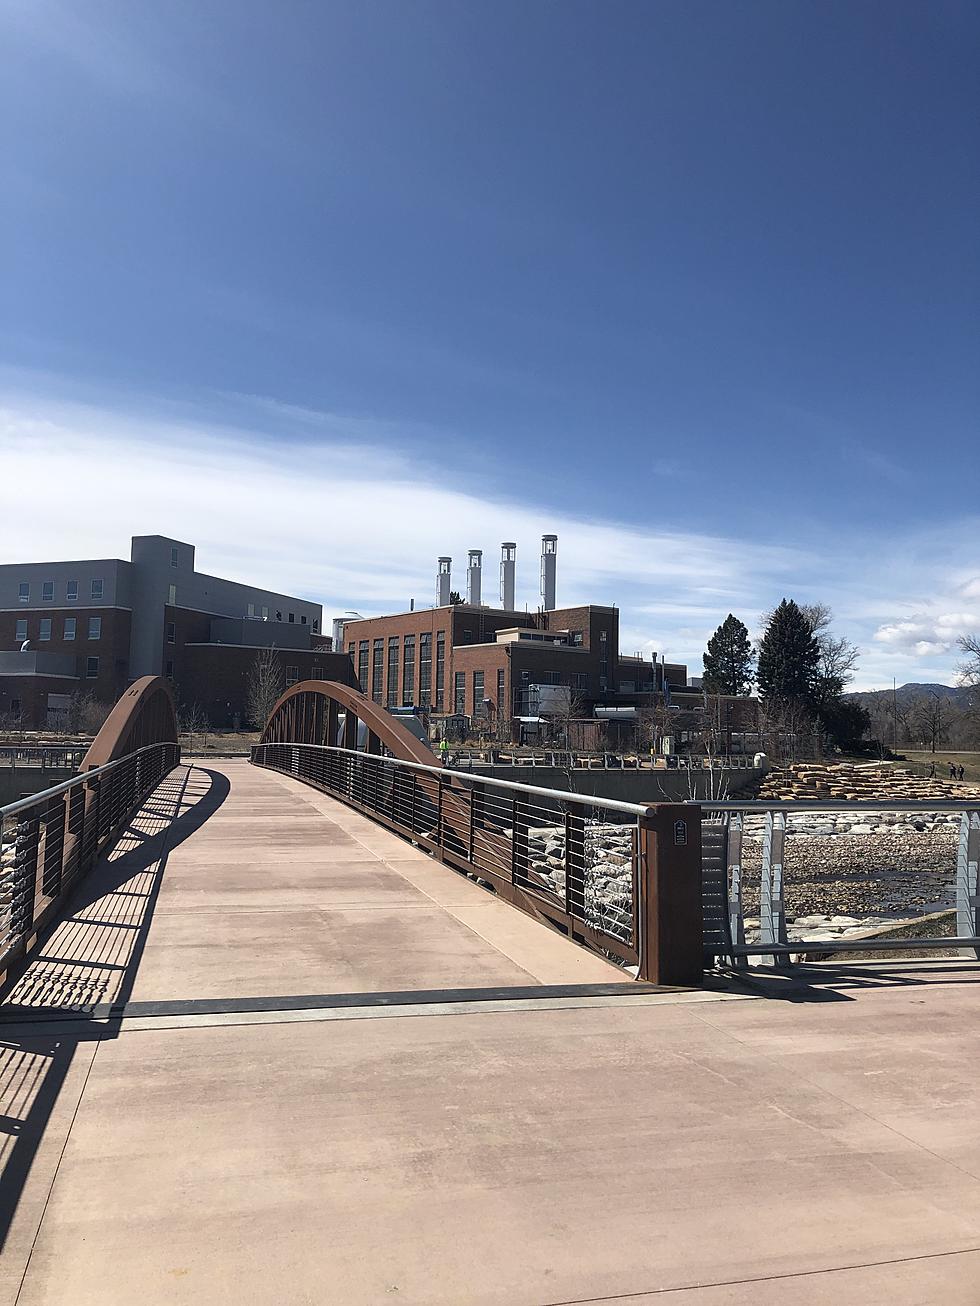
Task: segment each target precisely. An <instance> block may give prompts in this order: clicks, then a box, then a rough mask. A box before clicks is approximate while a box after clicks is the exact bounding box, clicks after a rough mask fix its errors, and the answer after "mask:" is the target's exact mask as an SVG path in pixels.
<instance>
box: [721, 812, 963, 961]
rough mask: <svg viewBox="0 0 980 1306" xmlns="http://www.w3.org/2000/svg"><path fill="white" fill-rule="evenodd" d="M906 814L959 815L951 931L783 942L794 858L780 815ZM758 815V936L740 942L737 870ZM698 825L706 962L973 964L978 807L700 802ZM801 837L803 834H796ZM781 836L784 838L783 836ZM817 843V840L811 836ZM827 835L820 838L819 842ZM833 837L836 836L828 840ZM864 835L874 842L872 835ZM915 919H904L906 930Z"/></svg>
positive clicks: (740, 872) (741, 874) (742, 879)
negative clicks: (877, 958) (845, 959)
mask: <svg viewBox="0 0 980 1306" xmlns="http://www.w3.org/2000/svg"><path fill="white" fill-rule="evenodd" d="M834 812H853V813H861V812H866V813H868V814H872V813H880V814H883V813H903V812H904V813H913V814H917V815H918V816H920V817H926V816H932V815H933V814H940V815H959V817H960V820H959V830H958V837H957V849H956V868H955V885H954V886H952V887H953V895H952V896H953V901H954V906H953V907H952V908H951V909H950V910H953V911H955V933H954V934H951V935H941V936H924V937H919V936H918V935H916V936H914V937H907V938H875V937H862V938H828V939H827V940H826V941H821V940H818V939H813V938H811V939H808V940H805V941H801V940H799V939H796V940H791V939H790V938H789V937H788V929H787V911H786V900H787V893H788V892H789V891H791V890H792V886H793V879H792V872H793V860H794V859H793V858H792V857H791V856H790V857H787V851H788V849H790V848H792V847H793V844H794V841H795V838H796V837H797V835H796V834H795V833H794V831H793V830H792V829H790V830H789V831H788V830H787V817H788V816H792V814H793V813H806V814H807V816H808V817H813V818H819V815H820V814H821V813H834ZM752 816H759V817H762V818H763V819H762V823H761V829H760V830H758V831H753V834H754V835H755V836H756V838H758V836H759V835H761V865H760V872H759V895H758V900H759V931H758V933H759V938H758V942H757V943H746V925H745V922H746V913H745V890H746V874H745V865H744V853H745V851H746V849H745V841H746V838H747V833H748V832H747V828H746V821H747V819H749V818H751V817H752ZM703 817H704V819H703V824H702V849H703V866H702V882H703V894H704V920H705V953H706V956H707V957H708V958H709V959H710V958H716V959H721V960H725V959H727V960H729V961H730V962H732V963H733V964H734V965H736V966H746V965H748V959H749V958H750V957H755V958H758V959H760V960H761V961H763V962H766V963H768V964H775V965H779V964H786V962H787V961H788V960H789V958H790V956H791V955H792V954H806V953H820V952H823V953H835V954H836V953H848V952H861V953H868V952H872V951H884V952H888V951H899V950H901V951H908V950H910V949H916V950H918V949H924V950H933V949H943V950H948V949H956V950H963V951H964V952H965V953H966V954H967V955H972V956H974V957H976V958H978V959H980V873H978V868H980V803H978V802H977V800H976V799H973V800H965V801H945V802H944V801H933V800H924V801H912V800H900V801H899V800H896V801H891V802H889V801H888V800H877V799H872V800H856V799H834V800H831V799H827V800H823V801H820V800H817V801H814V800H809V799H800V800H796V801H793V800H788V801H785V802H781V803H764V802H752V801H737V800H732V801H725V802H720V801H711V802H706V803H705V804H704V813H703ZM801 833H802V832H801ZM787 834H789V835H790V837H789V838H787ZM812 837H817V838H819V837H820V836H811V838H812ZM824 837H826V836H824ZM834 837H835V838H837V839H840V838H841V837H846V836H842V835H840V834H836V835H835V836H834ZM867 837H869V838H873V837H874V835H873V834H868V835H867ZM914 920H915V917H914V916H909V917H908V921H909V924H912V923H913V922H914Z"/></svg>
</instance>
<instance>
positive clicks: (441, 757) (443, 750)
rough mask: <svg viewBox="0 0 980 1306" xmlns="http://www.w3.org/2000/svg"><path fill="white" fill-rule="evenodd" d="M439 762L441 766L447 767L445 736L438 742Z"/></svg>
mask: <svg viewBox="0 0 980 1306" xmlns="http://www.w3.org/2000/svg"><path fill="white" fill-rule="evenodd" d="M439 760H440V761H441V762H442V764H443V766H448V765H449V740H448V739H447V738H446V736H445V735H443V737H442V738H441V739H440V740H439Z"/></svg>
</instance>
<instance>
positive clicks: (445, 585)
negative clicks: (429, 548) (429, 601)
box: [436, 558, 453, 608]
mask: <svg viewBox="0 0 980 1306" xmlns="http://www.w3.org/2000/svg"><path fill="white" fill-rule="evenodd" d="M452 573H453V560H452V558H440V559H439V574H438V575H437V576H436V606H437V607H439V608H448V607H449V595H450V593H451V592H452V588H453V575H452Z"/></svg>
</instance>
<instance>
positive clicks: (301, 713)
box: [260, 680, 436, 766]
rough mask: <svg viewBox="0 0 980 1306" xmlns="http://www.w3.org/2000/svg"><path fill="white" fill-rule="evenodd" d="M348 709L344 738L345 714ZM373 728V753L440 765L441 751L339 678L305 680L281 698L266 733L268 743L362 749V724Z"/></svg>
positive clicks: (264, 740)
mask: <svg viewBox="0 0 980 1306" xmlns="http://www.w3.org/2000/svg"><path fill="white" fill-rule="evenodd" d="M341 709H342V710H343V712H344V725H343V738H342V739H341V738H339V736H340V734H341V725H340V713H341ZM358 721H360V722H361V723H362V724H363V725H364V726H366V727H367V731H368V741H367V750H366V751H367V752H369V753H380V752H381V751H382V749H385V750H387V751H388V752H389V753H390V754H391V756H392V757H397V758H399V759H400V760H401V761H404V762H420V763H422V765H423V766H432V765H434V764H435V763H436V758H435V754H434V753H433V752H432V749H431V748H429V746H428V745H427V744H424V743H423V742H422V740H421V739H417V738H416V736H415V735H413V734H412V732H411V731H410V730H407V729H406V728H405V727H404V726H403V725H402V724H401V722H400V721H398V720H396V718H395V717H393V716H390V715H389V714H388V713H387V712H386V711H385V709H384V708H383V707H382V706H381V705H380V703H375V702H374V700H373V699H370V698H368V697H367V695H366V694H362V693H361V692H360V690H357V689H351V687H350V686H349V685H342V684H340V682H339V681H336V680H301V681H300V682H299V683H298V684H296V685H291V686H290V688H289V689H287V690H286V692H285V694H283V695H282V697H281V698H280V699H279V701H278V702H277V703H276V705H275V707H274V708H273V709H272V712H271V713H270V714H269V720H268V721H267V722H266V726H265V729H264V730H263V732H262V738H261V740H260V743H263V744H331V745H340V746H341V747H343V748H356V747H357V723H358Z"/></svg>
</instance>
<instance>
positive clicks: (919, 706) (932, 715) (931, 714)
mask: <svg viewBox="0 0 980 1306" xmlns="http://www.w3.org/2000/svg"><path fill="white" fill-rule="evenodd" d="M948 718H949V704H948V703H947V702H946V700H945V699H944V698H943V696H942V694H937V693H935V692H933V693H930V694H924V695H923V696H922V698H919V699H916V701H915V704H914V706H913V708H912V725H913V727H914V728H915V729H916V730H917V731H918V732H919V735H920V737H921V739H922V740H923V742H924V743H927V744H928V745H929V751H930V752H931V753H934V752H935V751H936V749H937V748H938V747H940V746H941V745H942V742H943V739H944V738H945V735H946V727H947V725H948Z"/></svg>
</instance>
